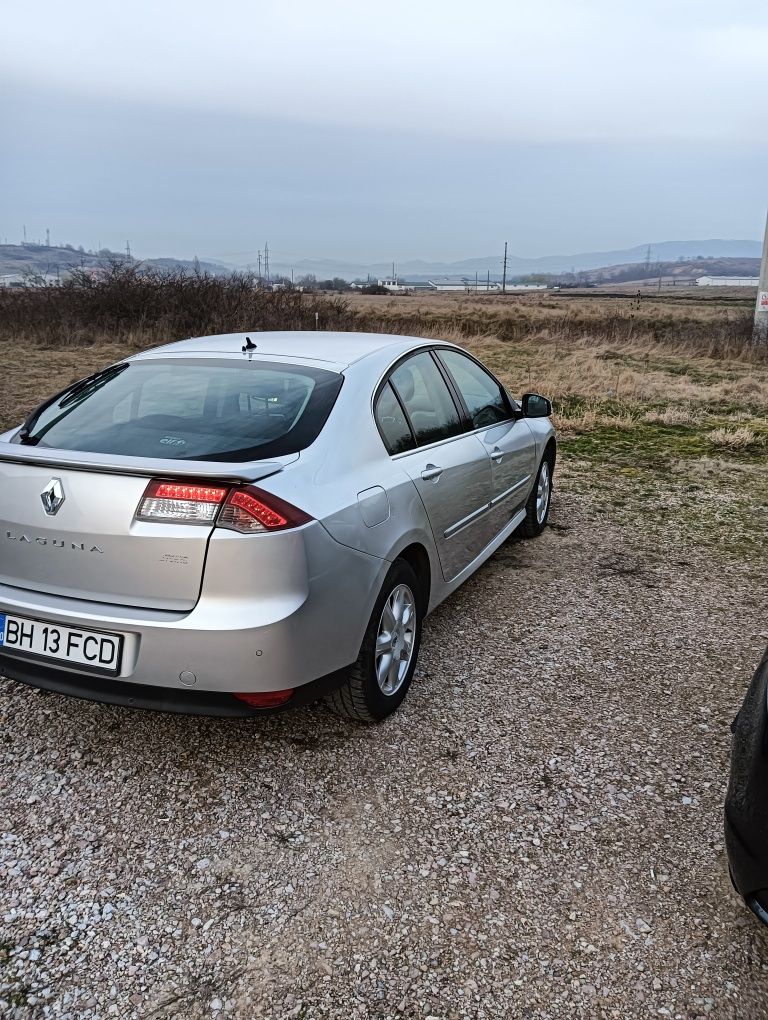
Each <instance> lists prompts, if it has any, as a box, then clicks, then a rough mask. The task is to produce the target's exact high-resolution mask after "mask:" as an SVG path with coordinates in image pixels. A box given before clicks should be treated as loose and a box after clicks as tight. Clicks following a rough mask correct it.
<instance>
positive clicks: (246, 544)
mask: <svg viewBox="0 0 768 1020" xmlns="http://www.w3.org/2000/svg"><path fill="white" fill-rule="evenodd" d="M550 413H551V405H550V403H549V401H548V400H547V399H546V398H544V397H541V396H539V395H538V394H526V395H525V396H523V398H522V400H521V402H520V403H518V402H517V401H516V400H514V399H513V398H512V397H511V396H510V395H509V394H508V393H507V391H506V390H505V388H504V387H503V386H502V385H501V383H500V382H499V381H498V380H497V379H496V378H495V377H494V376H493V375H492V374H491V373H490V372H489V371H488V370H487V369H486V368H485V367H484V366H483V365H481V364H480V362H478V361H477V360H476V359H475V358H473V357H472V356H471V355H469V354H467V353H466V352H465V351H463V350H462V349H461V348H459V347H456V346H454V345H452V344H447V343H441V342H435V341H427V340H424V339H419V338H416V337H402V336H388V335H378V334H367V333H311V332H302V333H298V332H297V333H289V332H286V333H279V332H274V333H253V334H252V335H250V336H246V335H245V334H239V333H238V334H228V335H224V336H209V337H200V338H197V339H193V340H184V341H182V342H180V343H175V344H170V345H168V346H164V347H158V348H156V349H154V350H150V351H146V352H144V353H142V354H139V355H136V356H135V357H131V358H127V359H126V360H125V361H122V362H120V363H118V364H115V365H112V366H111V367H110V368H107V369H105V370H103V371H101V372H98V373H96V374H95V375H92V376H90V377H88V378H87V379H83V380H81V381H80V382H78V383H75V384H73V385H71V386H69V387H67V388H66V389H65V390H64V391H63V392H61V393H59V394H57V395H56V396H55V397H53V398H51V399H50V400H48V401H46V402H45V403H44V404H42V405H41V406H40V407H39V408H38V409H37V410H36V411H34V412H33V413H32V414H31V415H30V417H29V418H28V419H27V421H26V422H25V423H24V425H23V426H22V427H21V428H19V429H15V430H13V431H12V432H9V433H6V434H5V435H2V436H0V674H3V675H5V676H7V677H11V678H14V679H16V680H19V681H21V682H22V683H26V684H30V685H31V686H33V687H39V688H44V689H46V690H50V691H58V692H62V693H66V694H71V695H74V696H76V697H81V698H90V699H94V700H97V701H104V702H111V703H116V704H124V705H132V706H136V707H141V708H155V709H161V710H165V711H174V712H189V713H198V714H209V715H222V716H237V715H251V714H255V713H258V712H264V711H267V710H275V709H279V708H284V707H289V706H292V705H297V704H302V703H306V702H308V701H311V700H314V699H316V698H319V697H322V696H325V697H326V698H327V699H328V701H329V702H330V704H331V706H332V707H333V708H334V709H336V710H337V711H338V712H340V713H343V714H345V715H347V716H350V717H352V718H354V719H357V720H361V721H366V722H372V721H376V720H379V719H383V718H384V717H385V716H387V715H388V714H389V713H391V712H392V711H394V710H395V709H396V708H397V706H398V705H399V704H400V703H401V702H402V700H403V698H404V697H405V695H406V693H407V691H408V688H409V686H410V683H411V680H412V678H413V674H414V670H415V668H416V660H417V656H418V652H419V642H420V639H421V625H422V621H423V619H424V617H425V616H426V614H427V613H428V612H430V610H432V609H434V608H435V606H437V605H438V604H439V603H440V602H442V600H443V599H445V598H446V597H447V596H448V595H450V594H451V592H453V591H454V590H455V589H456V588H458V586H459V585H460V584H462V582H463V581H465V580H466V579H467V578H468V577H469V576H470V575H471V574H472V573H473V572H474V571H475V570H477V568H478V567H479V566H480V565H481V564H482V563H483V561H484V560H486V559H487V558H488V557H489V556H490V555H491V553H493V551H494V550H495V549H497V548H498V546H499V545H501V543H502V542H504V540H505V539H507V538H508V537H509V536H510V535H511V534H512V533H513V532H515V531H520V532H521V533H522V534H523V535H526V536H535V535H538V534H539V533H540V532H541V531H542V530H543V528H544V526H545V525H546V522H547V514H548V511H549V503H550V494H551V489H552V473H553V470H554V466H555V453H556V447H555V437H554V430H553V428H552V425H551V422H550V421H549V415H550Z"/></svg>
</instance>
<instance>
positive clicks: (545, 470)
mask: <svg viewBox="0 0 768 1020" xmlns="http://www.w3.org/2000/svg"><path fill="white" fill-rule="evenodd" d="M551 500H552V464H551V463H550V461H549V459H548V458H547V457H544V459H543V460H542V462H541V464H539V473H538V474H537V475H536V482H535V484H534V486H533V488H532V489H531V494H530V496H529V497H528V502H527V503H526V504H525V520H524V521H523V523H522V524H521V525H520V527H519V529H518V530H519V532H520V534H521V535H523V536H524V537H525V538H536V536H537V535H540V534H541V533H542V531H543V530H544V528H545V527H546V526H547V518H548V517H549V504H550V502H551Z"/></svg>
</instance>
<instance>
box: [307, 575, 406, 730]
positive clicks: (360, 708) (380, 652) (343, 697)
mask: <svg viewBox="0 0 768 1020" xmlns="http://www.w3.org/2000/svg"><path fill="white" fill-rule="evenodd" d="M419 592H420V588H419V582H418V578H417V577H416V574H415V573H414V572H413V570H412V569H411V567H410V566H409V564H407V563H406V562H405V560H395V562H394V563H393V564H392V567H391V569H390V571H389V573H388V574H387V577H386V580H385V581H384V585H383V587H382V589H381V592H380V593H379V597H378V599H377V600H376V604H375V605H374V607H373V612H372V613H371V619H370V621H369V623H368V629H367V630H366V632H365V637H364V638H363V643H362V646H361V648H360V655H359V656H358V658H357V662H356V663H355V664H354V666H352V667H351V669H350V671H349V675H348V676H347V679H346V680H345V681H344V683H343V684H342V686H341V687H340V688H338V690H335V691H332V692H331V693H330V694H329V695H328V696H327V697H326V701H327V703H328V705H329V706H330V707H331V708H332V709H333V711H334V712H336V714H337V715H343V716H346V717H347V718H348V719H355V720H357V721H358V722H379V721H380V720H382V719H385V718H386V717H387V716H388V715H390V714H391V713H392V712H394V711H395V709H396V708H397V707H398V706H399V705H400V704H401V702H402V701H403V699H404V698H405V696H406V694H407V693H408V688H409V687H410V686H411V681H412V680H413V674H414V672H415V670H416V660H417V659H418V656H419V646H420V645H421V620H422V616H423V609H422V607H421V603H420V597H419Z"/></svg>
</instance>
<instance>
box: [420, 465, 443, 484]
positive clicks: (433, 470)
mask: <svg viewBox="0 0 768 1020" xmlns="http://www.w3.org/2000/svg"><path fill="white" fill-rule="evenodd" d="M442 473H443V469H442V468H441V467H438V466H437V464H427V466H426V467H425V468H424V470H423V471H422V472H421V477H422V478H423V479H424V481H425V482H429V481H431V480H433V479H435V480H437V479H438V478H439V477H440V475H441V474H442Z"/></svg>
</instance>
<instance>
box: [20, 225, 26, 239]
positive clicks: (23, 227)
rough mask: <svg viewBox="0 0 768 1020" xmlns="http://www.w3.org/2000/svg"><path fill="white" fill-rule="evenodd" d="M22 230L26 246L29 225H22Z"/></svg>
mask: <svg viewBox="0 0 768 1020" xmlns="http://www.w3.org/2000/svg"><path fill="white" fill-rule="evenodd" d="M21 229H22V230H23V231H24V244H26V243H27V225H26V223H23V224H22V227H21Z"/></svg>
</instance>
